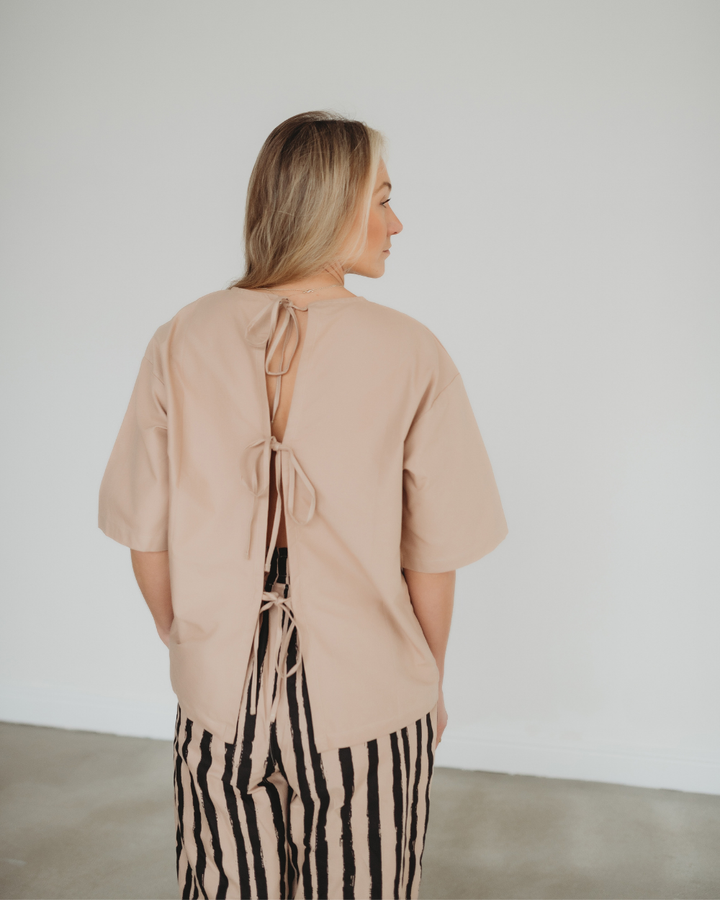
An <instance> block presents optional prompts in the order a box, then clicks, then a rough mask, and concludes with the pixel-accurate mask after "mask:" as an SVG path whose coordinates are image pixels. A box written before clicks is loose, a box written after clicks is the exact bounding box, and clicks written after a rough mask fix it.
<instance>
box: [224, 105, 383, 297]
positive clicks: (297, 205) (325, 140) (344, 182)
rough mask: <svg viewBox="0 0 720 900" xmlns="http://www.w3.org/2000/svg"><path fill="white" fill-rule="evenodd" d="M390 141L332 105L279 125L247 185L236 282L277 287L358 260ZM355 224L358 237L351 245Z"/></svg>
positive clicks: (248, 286)
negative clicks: (241, 265)
mask: <svg viewBox="0 0 720 900" xmlns="http://www.w3.org/2000/svg"><path fill="white" fill-rule="evenodd" d="M384 146H385V142H384V138H383V136H382V135H381V134H380V132H378V131H375V129H373V128H370V127H369V126H368V125H366V124H365V123H364V122H358V121H355V120H353V119H346V118H345V117H344V116H340V115H337V114H336V113H332V112H328V111H326V110H321V111H316V112H306V113H300V114H299V115H297V116H292V117H291V118H289V119H286V120H285V121H284V122H282V123H281V124H280V125H278V126H277V128H275V129H273V131H272V132H271V133H270V135H269V136H268V138H267V140H266V141H265V143H264V144H263V147H262V149H261V150H260V153H259V154H258V158H257V160H256V161H255V165H254V167H253V170H252V174H251V175H250V183H249V185H248V192H247V201H246V205H245V228H244V238H245V274H244V275H243V277H242V278H240V279H239V280H238V281H235V282H233V284H231V285H230V287H239V288H251V289H252V288H259V287H272V286H273V285H276V284H285V283H287V282H292V281H296V280H298V279H301V278H307V277H308V276H310V275H313V274H315V273H316V272H318V271H319V270H320V269H322V268H323V266H325V265H327V264H328V263H329V262H336V261H339V262H340V263H341V264H346V263H347V262H352V260H353V259H356V258H357V257H358V256H359V255H360V253H362V250H363V247H364V244H365V240H366V233H367V223H368V215H369V210H370V199H371V197H372V192H373V188H374V185H375V177H376V173H377V169H378V165H379V163H380V159H381V156H382V153H383V150H384ZM354 226H355V227H356V228H357V235H356V238H355V240H353V241H352V242H351V243H350V247H349V248H348V247H345V244H346V242H350V238H351V236H352V232H353V227H354ZM344 247H345V256H346V258H345V259H341V254H342V252H343V248H344Z"/></svg>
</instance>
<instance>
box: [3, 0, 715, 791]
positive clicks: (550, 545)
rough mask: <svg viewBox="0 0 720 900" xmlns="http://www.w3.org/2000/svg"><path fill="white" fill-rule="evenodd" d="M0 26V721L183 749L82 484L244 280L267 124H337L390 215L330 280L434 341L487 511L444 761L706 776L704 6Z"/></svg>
mask: <svg viewBox="0 0 720 900" xmlns="http://www.w3.org/2000/svg"><path fill="white" fill-rule="evenodd" d="M0 16H1V17H2V22H1V23H0V24H1V26H2V28H1V31H2V37H1V40H2V47H0V60H1V62H0V65H1V66H2V79H1V80H2V108H1V110H0V113H1V116H2V122H3V130H4V132H5V135H4V138H3V144H2V166H3V181H2V198H3V204H2V205H3V219H2V221H3V225H2V239H1V241H0V244H1V246H2V253H3V256H4V261H3V265H2V275H1V277H2V312H3V320H4V325H3V347H2V366H3V371H4V379H3V381H4V387H3V391H4V399H3V404H4V405H3V410H2V422H3V425H4V433H5V437H4V440H3V442H2V450H1V452H2V479H3V490H4V500H3V505H2V510H3V516H2V519H3V525H2V527H3V534H2V550H3V554H4V557H5V559H4V562H3V565H2V572H1V577H2V604H3V606H2V616H3V626H2V633H1V637H0V641H1V643H0V717H2V718H4V719H7V720H11V721H19V722H30V723H38V724H49V725H59V726H63V727H70V728H72V727H77V728H87V729H94V730H102V731H114V732H118V733H124V734H137V735H150V736H156V737H160V736H162V737H168V736H169V735H170V733H171V729H172V724H173V717H174V705H173V701H174V697H173V695H172V693H171V691H170V687H169V681H168V673H167V651H166V649H165V647H164V646H163V645H162V643H161V642H160V640H159V639H158V638H157V636H156V635H155V632H154V628H153V626H152V621H151V618H150V615H149V613H148V612H147V610H146V608H145V605H144V602H143V600H142V597H141V595H140V593H139V590H138V589H137V586H136V585H135V582H134V579H133V576H132V572H131V568H130V559H129V551H128V550H127V549H126V548H123V547H121V546H120V545H118V544H115V543H114V542H112V541H110V540H109V539H108V538H106V537H105V536H104V535H103V534H102V533H101V532H100V531H99V530H98V528H97V525H96V513H97V492H98V487H99V484H100V479H101V477H102V474H103V470H104V467H105V464H106V462H107V458H108V455H109V453H110V449H111V447H112V444H113V441H114V439H115V435H116V433H117V430H118V428H119V426H120V421H121V419H122V415H123V413H124V411H125V407H126V404H127V401H128V399H129V395H130V391H131V388H132V385H133V382H134V379H135V376H136V373H137V369H138V366H139V363H140V358H141V356H142V352H143V350H144V348H145V345H146V343H147V341H148V340H149V338H150V336H151V334H152V333H153V331H154V330H155V328H156V327H157V326H158V325H160V324H161V323H162V322H165V321H167V319H169V318H170V317H171V316H172V315H173V314H174V313H175V312H176V311H177V310H178V309H179V308H180V307H181V306H183V305H185V304H186V303H189V302H191V301H192V300H195V299H196V298H197V297H200V296H202V295H203V294H206V293H209V292H210V291H213V290H217V289H219V288H223V287H225V286H227V284H228V283H229V282H230V281H231V280H232V279H234V278H236V277H238V276H239V275H240V274H241V271H242V258H241V228H242V210H243V204H244V196H245V188H246V184H247V178H248V176H249V172H250V168H251V165H252V163H253V161H254V158H255V155H256V154H257V151H258V150H259V148H260V145H261V143H262V141H263V140H264V138H265V136H266V135H267V133H268V132H269V131H270V130H271V128H273V127H274V126H275V125H276V124H278V123H279V122H280V121H282V120H283V119H284V118H286V117H287V116H289V115H292V114H294V113H296V112H299V111H302V110H307V109H313V108H322V107H330V108H334V109H337V110H338V111H340V112H343V113H345V114H348V115H353V116H358V117H361V118H363V119H365V120H366V121H368V122H369V123H370V124H372V125H374V126H376V127H379V128H380V129H382V130H384V131H385V133H386V134H387V137H388V139H389V141H390V147H391V150H390V154H389V158H388V165H389V170H390V174H391V177H392V180H393V183H394V184H395V188H394V191H393V203H394V208H395V210H396V212H397V213H398V215H399V216H400V218H401V219H402V220H403V222H404V225H405V231H404V233H403V234H402V235H401V236H399V237H397V238H396V239H395V241H394V247H395V248H396V249H394V252H393V256H392V258H391V260H390V262H389V264H388V274H387V275H386V276H385V278H384V279H382V280H380V281H365V280H362V279H351V280H350V286H351V288H352V289H354V290H355V291H356V292H357V293H362V294H363V295H365V296H367V297H369V298H370V299H373V300H376V301H378V302H381V303H386V304H388V305H390V306H393V307H396V308H398V309H402V310H403V311H405V312H408V313H410V314H411V315H414V316H416V317H417V318H419V319H420V320H421V321H423V322H425V323H426V324H427V325H428V326H429V327H430V328H432V329H433V330H434V331H435V333H436V334H437V335H438V337H440V339H441V340H442V341H443V343H444V344H445V346H446V347H447V348H448V350H449V351H450V353H451V354H452V355H453V357H454V359H455V360H456V362H457V364H458V366H459V368H460V370H461V372H462V373H463V376H464V379H465V382H466V385H467V387H468V391H469V393H470V396H471V399H472V402H473V405H474V408H475V411H476V415H477V418H478V421H479V423H480V427H481V430H482V432H483V435H484V437H485V441H486V444H487V447H488V450H489V453H490V456H491V459H492V462H493V465H494V469H495V473H496V476H497V480H498V484H499V487H500V492H501V496H502V499H503V502H504V506H505V510H506V514H507V519H508V523H509V528H510V534H509V536H508V538H507V539H506V541H505V542H504V543H503V544H502V545H501V546H500V547H499V548H498V549H497V550H496V551H495V552H493V553H492V554H491V555H490V556H488V557H487V558H485V559H484V560H482V561H480V562H479V563H477V564H475V565H472V566H469V567H467V568H465V569H462V570H460V572H459V573H458V588H457V601H456V608H455V609H456V611H455V617H454V620H453V630H452V634H451V638H450V644H449V648H448V660H447V674H446V698H447V702H448V707H449V714H450V723H449V725H448V729H447V731H446V733H445V736H444V738H443V742H442V744H441V745H440V747H439V750H438V758H437V763H438V765H448V766H453V765H455V766H461V767H467V768H478V769H486V770H495V771H499V772H517V773H526V774H536V775H548V776H557V777H568V778H581V779H591V780H599V781H616V782H620V783H625V784H634V785H644V786H651V787H666V788H678V789H681V790H692V791H701V792H707V793H715V794H717V793H720V723H719V720H718V716H717V701H718V687H719V686H720V685H719V677H718V676H719V670H720V654H718V651H717V645H718V626H719V625H720V622H719V621H718V619H719V618H720V616H719V612H718V610H719V608H720V603H718V600H719V599H720V592H719V591H718V562H717V559H718V552H717V546H718V542H719V540H720V534H719V531H720V528H719V526H718V515H717V510H718V501H719V499H720V498H719V496H718V495H719V493H720V492H719V491H718V480H719V479H718V467H717V462H718V459H719V458H720V446H719V445H720V441H719V439H718V438H719V430H720V429H719V427H718V425H719V422H718V386H719V380H720V379H719V378H718V302H717V301H718V287H719V284H718V282H719V278H718V274H719V271H718V237H719V233H718V232H719V228H718V220H719V214H718V210H719V209H720V206H719V201H720V196H719V193H720V192H719V190H718V187H719V184H718V181H719V176H718V165H717V163H718V159H720V146H719V145H720V140H719V138H720V128H719V125H720V105H719V104H718V100H719V97H718V95H719V94H720V71H719V70H720V64H719V59H720V57H719V56H718V53H717V47H718V37H719V36H720V35H719V32H720V5H719V4H718V3H716V2H695V0H681V2H672V3H671V2H665V0H649V2H633V0H620V2H609V0H604V2H575V0H569V2H565V0H562V2H546V0H531V2H513V0H501V2H482V0H471V2H454V3H453V2H450V3H442V4H441V3H428V2H419V0H412V2H407V0H396V2H394V3H385V2H367V0H366V2H364V3H353V4H351V3H337V2H333V0H331V2H306V3H299V4H298V3H291V2H272V3H257V2H253V3H246V2H227V0H214V2H213V3H210V4H207V3H200V2H194V3H187V2H177V0H172V2H164V0H163V2H157V0H149V2H148V0H141V2H136V0H132V2H129V0H122V2H115V0H110V2H103V3H97V2H94V0H89V2H76V0H64V2H55V0H51V2H32V0H19V2H18V0H11V2H8V0H6V2H4V3H3V4H2V6H1V7H0Z"/></svg>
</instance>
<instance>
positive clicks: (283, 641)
mask: <svg viewBox="0 0 720 900" xmlns="http://www.w3.org/2000/svg"><path fill="white" fill-rule="evenodd" d="M262 596H263V602H262V604H261V606H260V612H259V614H258V621H257V625H256V627H255V636H254V638H253V661H252V675H251V676H250V696H251V700H250V714H251V715H253V716H254V715H255V714H256V713H257V696H256V695H257V680H258V667H259V662H258V648H259V644H260V622H261V621H262V614H263V612H264V611H265V610H266V609H270V608H271V607H273V606H275V607H277V608H278V618H276V623H277V627H278V631H279V638H280V648H279V650H278V655H277V658H276V660H275V671H276V672H277V674H278V676H279V677H280V678H282V679H287V678H289V676H290V675H293V674H294V673H295V672H297V670H298V669H299V667H300V664H301V663H302V653H301V651H300V642H299V641H297V642H296V644H297V661H296V662H295V665H294V666H293V667H292V668H291V669H288V668H287V652H288V647H289V646H290V640H291V638H292V631H293V628H294V629H295V631H296V632H297V622H296V621H295V615H294V613H293V610H292V606H291V604H290V597H283V596H282V595H281V594H279V593H278V592H277V591H263V595H262ZM283 610H284V611H285V612H286V613H287V615H286V616H285V617H284V619H283V621H282V623H281V616H280V614H281V612H282V611H283ZM271 619H272V616H271ZM278 631H276V634H278ZM283 669H284V671H283ZM280 688H281V682H280V683H278V689H277V691H276V692H275V698H274V699H273V702H272V706H271V708H270V722H273V721H274V720H275V714H276V713H277V708H278V702H279V700H280Z"/></svg>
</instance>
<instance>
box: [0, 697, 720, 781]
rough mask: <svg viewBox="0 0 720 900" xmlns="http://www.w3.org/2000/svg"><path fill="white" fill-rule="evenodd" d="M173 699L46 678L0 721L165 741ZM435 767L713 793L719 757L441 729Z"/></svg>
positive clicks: (14, 701) (9, 701) (10, 704)
mask: <svg viewBox="0 0 720 900" xmlns="http://www.w3.org/2000/svg"><path fill="white" fill-rule="evenodd" d="M176 703H177V701H176V699H175V696H174V694H172V693H168V695H167V697H151V698H148V699H139V698H133V697H116V696H107V695H104V694H97V693H91V692H89V691H80V690H78V689H74V688H66V687H58V686H54V685H18V684H6V685H0V720H2V721H5V722H17V723H19V724H23V725H44V726H47V727H51V728H66V729H72V730H77V731H99V732H103V733H106V734H118V735H124V736H129V737H144V738H154V739H158V740H172V737H173V732H174V726H175V713H176ZM435 763H436V765H437V766H438V767H447V768H453V769H470V770H476V771H484V772H498V773H501V774H506V775H534V776H538V777H542V778H568V779H576V780H579V781H598V782H605V783H610V784H623V785H628V786H632V787H644V788H656V789H666V790H675V791H691V792H693V793H699V794H720V756H718V755H715V756H704V757H694V756H693V757H690V756H683V755H679V754H673V753H668V752H664V751H662V750H653V749H652V748H642V749H641V750H639V749H638V748H637V747H623V746H618V745H614V746H612V747H609V746H605V747H597V746H594V747H593V746H587V745H585V746H576V747H571V746H568V745H565V744H560V743H552V742H548V741H541V740H523V739H519V738H517V737H515V736H508V735H501V734H498V733H497V731H492V730H489V729H473V730H472V731H466V732H462V731H459V730H455V731H453V730H452V729H451V728H448V729H447V730H446V731H445V733H444V734H443V739H442V741H441V743H440V744H439V746H438V748H437V754H436V757H435Z"/></svg>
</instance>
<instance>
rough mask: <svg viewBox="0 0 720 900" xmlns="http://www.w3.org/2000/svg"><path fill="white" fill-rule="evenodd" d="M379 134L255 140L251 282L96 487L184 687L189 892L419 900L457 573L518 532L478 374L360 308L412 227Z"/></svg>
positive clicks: (178, 771)
mask: <svg viewBox="0 0 720 900" xmlns="http://www.w3.org/2000/svg"><path fill="white" fill-rule="evenodd" d="M382 150H383V147H382V138H381V136H380V135H379V134H378V133H377V132H376V131H374V130H373V129H371V128H368V127H367V126H366V125H365V124H364V123H361V122H356V121H350V120H347V119H344V118H342V117H339V116H334V115H331V114H328V113H325V112H311V113H305V114H302V115H298V116H294V117H293V118H291V119H288V120H287V121H286V122H283V123H282V124H281V125H279V126H278V127H277V128H276V129H275V130H274V131H273V132H272V134H271V135H270V136H269V137H268V139H267V141H266V142H265V144H264V146H263V148H262V150H261V152H260V155H259V156H258V159H257V162H256V164H255V167H254V169H253V173H252V176H251V179H250V185H249V189H248V198H247V207H246V220H245V249H246V272H245V275H244V277H243V278H241V279H240V280H239V281H237V282H236V283H234V284H233V285H231V286H230V287H229V288H227V289H226V290H221V291H216V292H214V293H211V294H208V295H206V296H204V297H201V298H200V299H198V300H196V301H194V302H193V303H190V304H188V305H187V306H185V307H183V308H182V309H181V310H180V311H179V312H178V313H177V314H176V315H175V316H174V317H173V318H172V319H171V320H170V321H169V322H166V323H165V324H164V325H162V326H160V328H158V329H157V331H156V332H155V334H154V335H153V337H152V339H151V341H150V343H149V344H148V347H147V350H146V352H145V355H144V357H143V360H142V362H141V365H140V372H139V374H138V378H137V381H136V384H135V388H134V390H133V394H132V397H131V400H130V404H129V407H128V410H127V413H126V415H125V418H124V420H123V423H122V426H121V429H120V433H119V435H118V437H117V440H116V443H115V446H114V448H113V451H112V454H111V456H110V460H109V462H108V466H107V470H106V472H105V476H104V479H103V483H102V486H101V490H100V518H99V524H100V527H101V528H102V530H103V531H104V532H105V533H106V534H107V535H109V536H110V537H111V538H113V539H115V540H117V541H119V542H120V543H122V544H125V545H126V546H128V547H130V548H131V555H132V564H133V568H134V571H135V575H136V577H137V581H138V584H139V586H140V589H141V591H142V593H143V595H144V597H145V599H146V601H147V603H148V606H149V608H150V610H151V612H152V614H153V617H154V619H155V623H156V626H157V630H158V632H159V634H160V637H161V638H162V640H163V641H164V642H165V643H166V644H167V646H168V647H169V650H170V676H171V682H172V685H173V689H174V691H175V693H176V694H177V696H178V711H177V719H176V735H175V742H174V759H175V774H174V778H175V800H176V824H177V830H176V836H177V872H178V879H179V886H180V889H181V894H182V896H183V897H198V896H203V897H265V898H270V897H283V898H285V897H326V898H327V897H357V898H369V897H417V896H418V889H419V884H420V876H421V863H422V854H423V849H424V840H425V833H426V829H427V823H428V814H429V799H430V785H431V779H432V771H433V761H434V755H435V751H436V748H437V743H438V741H439V740H440V738H441V735H442V733H443V731H444V729H445V726H446V723H447V712H446V710H445V703H444V699H443V692H442V677H443V669H444V656H445V648H446V644H447V640H448V635H449V629H450V619H451V615H452V606H453V596H454V586H455V570H456V569H457V568H459V567H461V566H465V565H468V564H469V563H472V562H474V561H475V560H477V559H479V558H480V557H482V556H484V555H485V554H486V553H488V552H490V551H491V550H492V549H493V548H494V547H495V546H497V544H498V543H499V542H500V541H501V540H502V539H503V538H504V537H505V535H506V533H507V526H506V523H505V518H504V516H503V511H502V507H501V504H500V499H499V496H498V491H497V487H496V485H495V481H494V478H493V473H492V469H491V466H490V462H489V460H488V457H487V454H486V452H485V448H484V445H483V441H482V438H481V436H480V432H479V430H478V426H477V423H476V421H475V418H474V415H473V411H472V408H471V406H470V403H469V400H468V398H467V394H466V392H465V388H464V386H463V382H462V379H461V377H460V374H459V373H458V370H457V368H456V367H455V365H454V363H453V362H452V360H451V359H450V357H449V355H448V353H447V352H446V350H445V349H444V347H443V346H442V344H441V343H440V342H439V341H438V339H437V338H436V337H435V336H434V335H433V334H432V332H430V331H429V330H428V329H427V328H426V327H425V326H424V325H422V324H421V323H420V322H418V321H417V320H415V319H414V318H412V317H410V316H407V315H405V314H402V313H400V312H397V311H396V310H393V309H391V308H389V307H385V306H382V305H380V304H376V303H373V302H372V301H369V300H367V299H366V298H364V297H358V296H356V295H355V294H353V293H351V292H350V291H349V290H347V289H346V288H345V286H344V276H345V274H346V273H354V274H358V275H365V276H367V277H369V278H378V277H380V276H381V275H382V274H383V273H384V270H385V264H386V260H387V257H388V255H389V253H390V246H391V239H392V237H393V235H396V234H399V233H400V231H401V229H402V225H401V224H400V221H399V220H398V218H397V216H396V215H395V213H394V212H393V211H392V209H391V208H390V179H389V176H388V173H387V169H386V166H385V163H384V161H383V159H382Z"/></svg>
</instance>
